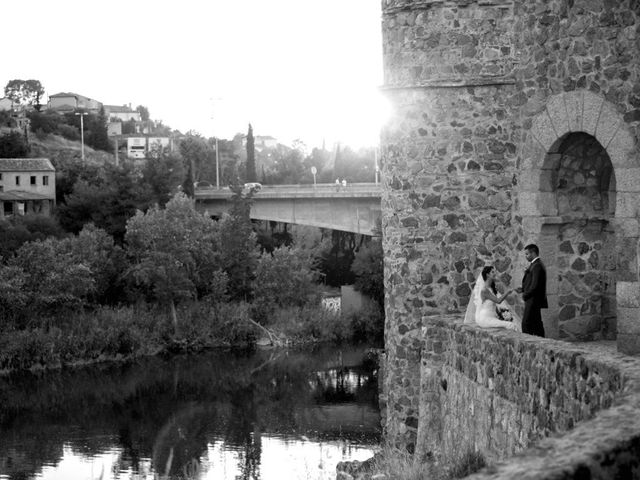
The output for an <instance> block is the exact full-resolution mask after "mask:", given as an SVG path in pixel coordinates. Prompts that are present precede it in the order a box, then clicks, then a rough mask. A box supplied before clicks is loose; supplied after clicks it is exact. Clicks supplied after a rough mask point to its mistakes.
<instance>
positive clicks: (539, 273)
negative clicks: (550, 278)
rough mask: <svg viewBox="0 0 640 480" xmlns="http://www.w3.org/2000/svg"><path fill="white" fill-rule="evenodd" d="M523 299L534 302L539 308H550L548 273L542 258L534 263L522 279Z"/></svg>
mask: <svg viewBox="0 0 640 480" xmlns="http://www.w3.org/2000/svg"><path fill="white" fill-rule="evenodd" d="M522 298H523V299H524V301H525V302H529V301H532V302H533V304H534V305H536V306H537V307H539V308H548V307H549V304H548V303H547V271H546V270H545V269H544V265H543V264H542V261H541V260H540V258H538V259H537V260H536V261H535V262H533V263H532V264H531V265H530V266H529V268H527V270H526V271H525V273H524V277H523V278H522Z"/></svg>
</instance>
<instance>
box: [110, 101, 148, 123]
mask: <svg viewBox="0 0 640 480" xmlns="http://www.w3.org/2000/svg"><path fill="white" fill-rule="evenodd" d="M104 113H105V115H106V117H107V119H108V120H109V121H111V122H113V121H121V122H128V121H130V120H133V121H135V122H139V121H140V120H141V118H140V112H138V111H136V110H133V109H132V108H131V104H129V105H105V106H104Z"/></svg>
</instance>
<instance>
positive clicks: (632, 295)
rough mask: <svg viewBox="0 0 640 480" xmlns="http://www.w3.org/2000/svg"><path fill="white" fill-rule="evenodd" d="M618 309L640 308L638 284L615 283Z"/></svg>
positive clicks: (639, 288)
mask: <svg viewBox="0 0 640 480" xmlns="http://www.w3.org/2000/svg"><path fill="white" fill-rule="evenodd" d="M616 302H617V305H618V308H640V282H616Z"/></svg>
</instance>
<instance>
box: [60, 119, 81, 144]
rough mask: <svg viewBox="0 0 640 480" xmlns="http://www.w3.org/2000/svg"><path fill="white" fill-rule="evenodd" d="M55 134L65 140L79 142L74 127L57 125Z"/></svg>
mask: <svg viewBox="0 0 640 480" xmlns="http://www.w3.org/2000/svg"><path fill="white" fill-rule="evenodd" d="M57 132H58V133H59V134H60V135H61V136H63V137H64V138H66V139H67V140H74V141H78V140H80V132H79V131H78V129H77V128H76V127H72V126H71V125H67V124H66V123H61V124H60V125H58V129H57Z"/></svg>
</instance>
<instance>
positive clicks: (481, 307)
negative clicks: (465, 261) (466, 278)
mask: <svg viewBox="0 0 640 480" xmlns="http://www.w3.org/2000/svg"><path fill="white" fill-rule="evenodd" d="M495 277H496V271H495V269H494V268H493V267H492V266H487V267H484V268H483V269H482V273H481V274H480V275H478V279H477V280H476V285H475V287H474V289H473V293H472V294H471V298H470V299H469V305H468V306H467V312H466V314H465V318H464V323H475V324H476V325H478V326H479V327H483V328H506V329H509V330H518V331H519V330H520V324H521V322H520V321H519V318H518V317H517V316H516V315H515V313H514V312H513V311H512V310H511V309H510V308H509V306H508V305H507V303H506V302H504V299H505V298H507V297H508V296H509V294H511V292H512V291H513V290H507V291H506V292H505V293H504V294H503V295H501V296H498V291H497V289H496V286H495V285H496V284H495ZM498 306H500V308H501V310H503V311H505V312H508V315H509V316H510V317H511V318H512V319H513V321H511V322H509V321H505V320H501V319H500V318H498V314H497V313H496V307H498Z"/></svg>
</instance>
